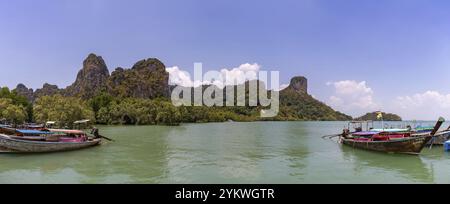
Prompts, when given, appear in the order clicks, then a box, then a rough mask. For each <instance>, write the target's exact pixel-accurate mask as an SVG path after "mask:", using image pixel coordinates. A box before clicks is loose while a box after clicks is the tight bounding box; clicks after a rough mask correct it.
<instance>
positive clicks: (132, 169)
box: [0, 122, 450, 184]
mask: <svg viewBox="0 0 450 204" xmlns="http://www.w3.org/2000/svg"><path fill="white" fill-rule="evenodd" d="M345 124H346V123H345V122H252V123H234V122H229V123H210V124H184V125H182V126H179V127H165V126H103V127H100V130H101V134H103V135H106V136H108V137H111V138H114V139H115V140H117V141H116V142H105V143H104V144H103V145H101V146H99V147H94V148H90V149H85V150H81V151H73V152H63V153H51V154H32V155H20V154H19V155H9V154H0V183H282V184H284V183H450V174H449V173H448V172H449V171H450V153H445V152H444V151H443V149H442V147H435V148H433V149H425V150H424V151H423V152H422V154H421V155H420V156H411V155H394V154H383V153H376V152H369V151H364V150H358V149H352V148H351V147H346V146H341V145H340V144H338V143H336V140H325V139H322V138H321V136H323V135H328V134H333V133H338V132H340V131H341V130H342V128H343V127H344V125H345Z"/></svg>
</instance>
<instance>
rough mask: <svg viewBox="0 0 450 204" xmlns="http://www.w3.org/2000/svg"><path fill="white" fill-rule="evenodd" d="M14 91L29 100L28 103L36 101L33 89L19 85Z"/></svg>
mask: <svg viewBox="0 0 450 204" xmlns="http://www.w3.org/2000/svg"><path fill="white" fill-rule="evenodd" d="M14 91H15V92H16V93H17V94H19V95H21V96H24V97H25V98H27V100H28V101H33V100H34V91H33V89H29V88H28V87H27V86H25V85H24V84H18V85H17V87H16V89H14Z"/></svg>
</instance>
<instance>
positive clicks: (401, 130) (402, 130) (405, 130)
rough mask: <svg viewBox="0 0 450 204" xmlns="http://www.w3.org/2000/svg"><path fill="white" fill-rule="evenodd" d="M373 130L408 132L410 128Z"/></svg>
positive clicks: (376, 130) (377, 130)
mask: <svg viewBox="0 0 450 204" xmlns="http://www.w3.org/2000/svg"><path fill="white" fill-rule="evenodd" d="M370 131H373V132H408V131H409V129H395V128H394V129H371V130H370Z"/></svg>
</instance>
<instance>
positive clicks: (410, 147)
mask: <svg viewBox="0 0 450 204" xmlns="http://www.w3.org/2000/svg"><path fill="white" fill-rule="evenodd" d="M444 122H445V119H444V118H439V120H438V122H437V123H436V125H435V127H434V129H433V131H432V132H430V133H425V134H423V135H413V134H412V133H411V132H380V133H376V132H363V131H362V128H357V131H356V132H353V133H350V131H349V128H348V129H344V131H343V133H342V134H341V135H340V142H341V143H342V144H344V145H348V146H351V147H354V148H359V149H365V150H372V151H378V152H386V153H403V154H420V152H421V151H422V149H423V148H424V147H425V145H426V144H427V143H428V142H429V141H430V140H431V139H432V137H433V136H434V135H435V134H436V133H437V132H438V130H439V128H440V127H441V125H442V124H443V123H444ZM352 124H355V123H354V122H352ZM349 126H350V125H349ZM361 126H362V125H361ZM372 133H376V134H373V135H372Z"/></svg>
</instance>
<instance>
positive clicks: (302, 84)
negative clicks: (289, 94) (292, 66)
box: [289, 76, 308, 94]
mask: <svg viewBox="0 0 450 204" xmlns="http://www.w3.org/2000/svg"><path fill="white" fill-rule="evenodd" d="M289 88H290V89H293V90H294V91H296V92H297V93H306V94H307V93H308V79H307V78H306V77H303V76H297V77H294V78H292V79H291V83H290V84H289Z"/></svg>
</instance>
